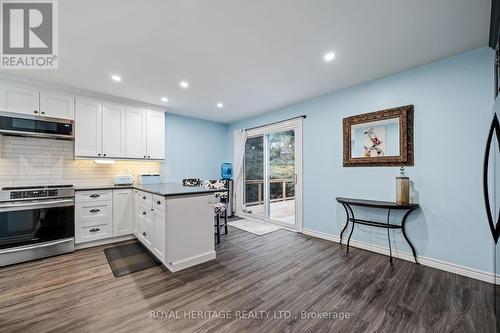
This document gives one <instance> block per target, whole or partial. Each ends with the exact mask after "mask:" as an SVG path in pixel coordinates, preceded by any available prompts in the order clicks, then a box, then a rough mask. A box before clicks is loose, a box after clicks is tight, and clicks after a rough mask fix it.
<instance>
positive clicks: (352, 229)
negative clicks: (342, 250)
mask: <svg viewBox="0 0 500 333" xmlns="http://www.w3.org/2000/svg"><path fill="white" fill-rule="evenodd" d="M347 207H348V208H349V210H350V211H351V214H352V220H351V222H352V228H351V232H350V233H349V238H348V239H347V251H346V252H347V253H348V252H349V243H350V242H351V236H352V232H353V231H354V225H355V224H356V222H355V218H354V213H353V211H352V209H351V207H349V206H347Z"/></svg>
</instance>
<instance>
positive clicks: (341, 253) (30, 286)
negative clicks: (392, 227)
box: [0, 227, 494, 333]
mask: <svg viewBox="0 0 500 333" xmlns="http://www.w3.org/2000/svg"><path fill="white" fill-rule="evenodd" d="M229 232H230V234H229V235H228V236H223V237H222V242H221V243H220V244H219V245H218V246H217V259H216V260H214V261H212V262H208V263H205V264H202V265H199V266H196V267H194V268H190V269H187V270H184V271H181V272H178V273H169V272H164V271H163V270H162V269H161V268H160V267H159V266H158V267H154V268H150V269H147V270H144V271H141V272H136V273H133V274H130V275H126V276H123V277H119V278H115V277H114V276H113V274H112V272H111V270H110V268H109V266H108V263H107V261H106V258H105V256H104V254H103V249H104V248H106V247H109V246H110V245H107V246H101V247H95V248H90V249H85V250H80V251H77V252H75V253H73V254H68V255H62V256H58V257H53V258H47V259H44V260H38V261H33V262H29V263H24V264H19V265H15V266H10V267H4V268H0V332H48V331H53V332H63V331H64V332H137V331H140V332H157V331H163V332H169V331H172V332H174V331H175V332H181V331H184V332H192V331H194V332H242V331H248V332H282V331H285V332H297V331H307V332H324V331H332V332H452V331H453V332H484V333H486V332H494V318H493V286H492V285H490V284H487V283H484V282H480V281H477V280H473V279H469V278H465V277H461V276H458V275H455V274H451V273H447V272H443V271H439V270H435V269H431V268H428V267H424V266H420V265H415V264H413V263H410V262H406V261H401V260H395V263H394V266H390V265H389V260H388V258H387V257H386V256H382V255H378V254H374V253H371V252H367V251H364V250H359V249H356V248H352V250H351V252H350V253H349V254H348V255H346V254H345V247H344V246H340V245H339V244H336V243H332V242H329V241H324V240H320V239H315V238H312V237H308V236H304V235H301V234H296V233H293V232H289V231H285V230H280V231H277V232H274V233H271V234H267V235H264V236H255V235H253V234H250V233H247V232H244V231H241V230H238V229H235V228H232V227H231V228H230V230H229ZM150 311H165V312H164V313H163V315H167V316H169V317H172V316H178V317H180V318H163V319H151V313H150ZM185 311H186V312H185ZM191 311H220V312H218V313H214V312H205V313H202V314H201V315H205V316H204V318H193V312H191ZM222 311H224V313H223V312H222ZM225 311H228V313H227V314H226V316H231V318H217V316H219V317H220V316H222V315H223V314H225V313H226V312H225ZM238 311H241V312H239V317H241V316H243V315H244V314H247V315H248V316H250V315H251V314H255V312H248V313H247V312H242V311H271V313H270V317H269V318H266V316H265V315H264V316H262V317H261V318H234V317H235V316H237V315H238ZM274 311H283V312H281V313H279V312H277V314H281V318H280V316H279V315H276V316H273V312H274ZM301 311H306V312H307V313H308V315H310V316H312V315H314V314H315V313H316V312H315V311H321V312H327V314H326V315H329V316H332V317H335V316H339V315H341V313H342V314H345V313H348V314H350V317H349V318H344V319H343V320H341V319H339V318H329V319H327V318H324V319H318V318H309V319H303V318H301ZM187 314H191V318H186V315H187ZM160 315H161V312H159V313H157V317H160ZM202 317H203V316H202Z"/></svg>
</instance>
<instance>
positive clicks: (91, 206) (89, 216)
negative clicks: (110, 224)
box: [75, 201, 113, 225]
mask: <svg viewBox="0 0 500 333" xmlns="http://www.w3.org/2000/svg"><path fill="white" fill-rule="evenodd" d="M75 208H76V221H77V222H78V223H79V224H80V225H83V224H88V223H93V221H95V220H103V219H112V218H113V213H112V212H113V203H112V202H111V201H103V202H84V203H77V204H76V205H75Z"/></svg>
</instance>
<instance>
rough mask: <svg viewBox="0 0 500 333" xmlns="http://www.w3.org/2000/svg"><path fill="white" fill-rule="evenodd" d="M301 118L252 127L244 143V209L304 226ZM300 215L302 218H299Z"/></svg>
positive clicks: (291, 224)
mask: <svg viewBox="0 0 500 333" xmlns="http://www.w3.org/2000/svg"><path fill="white" fill-rule="evenodd" d="M301 124H302V121H301V120H300V122H299V121H289V122H286V123H282V124H278V125H274V126H265V127H262V128H258V129H254V130H251V131H249V133H248V137H247V140H246V144H245V164H244V175H245V180H244V186H245V187H244V194H245V199H244V212H245V213H246V214H249V215H252V216H255V217H257V218H261V219H264V220H267V221H268V222H273V223H276V224H280V225H283V226H287V227H290V228H294V229H300V228H301V222H302V221H301V216H300V214H298V212H297V211H298V207H299V206H300V207H301V204H302V202H298V199H300V198H297V192H299V193H301V191H300V189H298V186H300V185H301V184H300V182H299V181H300V179H301V174H300V173H301V158H300V157H301V156H302V152H301V148H302V144H301V133H302V130H301V129H302V128H301ZM299 218H300V219H299Z"/></svg>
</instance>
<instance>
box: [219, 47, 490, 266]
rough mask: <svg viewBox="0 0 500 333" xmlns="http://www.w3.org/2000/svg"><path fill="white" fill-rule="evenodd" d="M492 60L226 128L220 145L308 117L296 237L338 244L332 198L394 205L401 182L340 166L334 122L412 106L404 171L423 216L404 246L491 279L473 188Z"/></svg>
mask: <svg viewBox="0 0 500 333" xmlns="http://www.w3.org/2000/svg"><path fill="white" fill-rule="evenodd" d="M493 57H494V52H493V51H492V50H490V49H488V48H481V49H478V50H475V51H472V52H468V53H465V54H461V55H458V56H455V57H452V58H448V59H444V60H441V61H438V62H435V63H432V64H428V65H424V66H420V67H417V68H414V69H411V70H407V71H404V72H401V73H398V74H394V75H390V76H387V77H384V78H382V79H378V80H375V81H371V82H367V83H364V84H360V85H357V86H354V87H351V88H348V89H345V90H341V91H338V92H335V93H332V94H329V95H325V96H322V97H319V98H315V99H312V100H309V101H306V102H303V103H300V104H296V105H293V106H289V107H286V108H283V109H279V110H276V111H273V112H271V113H268V114H265V115H262V116H259V117H255V118H252V119H248V120H245V121H240V122H237V123H233V124H231V125H230V126H229V131H228V140H232V131H233V130H234V129H238V128H244V127H251V126H256V125H263V124H267V123H270V122H274V121H278V120H282V119H286V118H289V117H293V116H297V115H301V114H306V115H307V119H305V120H304V132H303V143H304V157H303V159H304V175H303V179H304V228H306V229H310V230H314V231H319V232H323V233H327V234H332V235H339V234H340V231H341V225H342V223H344V221H345V213H344V211H343V209H342V207H341V206H339V205H335V204H334V203H335V197H336V196H345V197H362V198H367V199H379V200H391V201H392V200H394V199H395V177H396V176H397V175H398V174H399V172H398V168H390V167H379V168H344V167H342V119H343V118H344V117H347V116H352V115H356V114H360V113H366V112H372V111H376V110H380V109H385V108H391V107H396V106H401V105H406V104H414V105H415V138H414V139H415V166H414V167H408V168H407V175H409V176H410V177H411V179H412V180H413V181H414V184H415V190H416V191H417V197H418V201H419V203H420V205H421V210H420V211H418V212H416V213H413V216H411V217H410V218H409V221H408V224H407V230H408V234H409V237H410V239H411V240H412V241H413V242H414V245H415V246H416V248H417V253H418V255H420V256H424V257H428V258H433V259H437V260H442V261H445V262H449V263H454V264H458V265H463V266H467V267H470V268H475V269H479V270H482V271H489V272H491V271H492V267H493V247H492V241H491V236H490V234H489V230H488V227H487V224H486V214H485V211H484V203H483V196H482V195H483V194H482V183H481V182H482V163H483V153H484V145H485V141H486V137H487V131H488V127H489V123H490V120H491V115H492V105H493V70H492V69H493ZM228 152H232V148H231V145H230V146H229V147H228ZM361 213H362V214H365V213H366V212H361ZM379 218H381V219H383V218H384V216H383V215H380V216H379ZM353 237H354V238H355V239H358V240H361V241H364V242H368V243H372V244H377V245H382V246H385V247H386V246H387V235H386V233H385V230H378V229H374V228H369V227H359V228H358V229H357V230H356V231H355V233H354V234H353ZM392 237H393V238H392V240H393V241H395V243H396V244H395V247H396V248H397V249H398V250H401V251H405V252H408V253H410V249H409V247H408V246H407V245H406V243H405V242H404V241H403V238H402V236H401V234H400V232H399V231H394V233H393V234H392ZM393 244H394V243H393Z"/></svg>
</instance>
